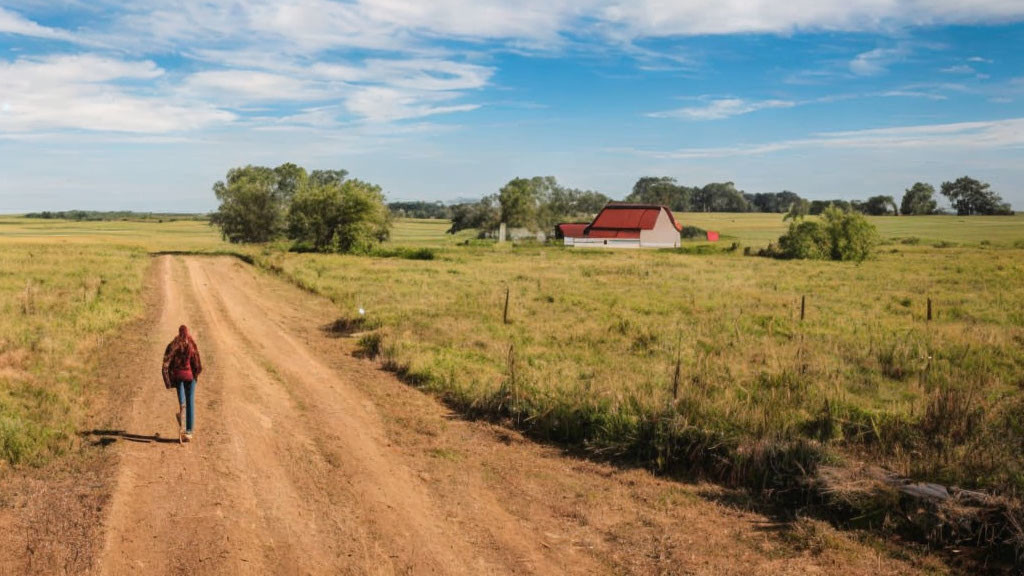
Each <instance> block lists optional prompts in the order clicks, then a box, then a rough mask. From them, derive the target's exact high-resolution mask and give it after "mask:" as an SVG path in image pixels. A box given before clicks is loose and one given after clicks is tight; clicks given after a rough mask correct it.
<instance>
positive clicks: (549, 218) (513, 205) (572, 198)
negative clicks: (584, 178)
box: [448, 176, 611, 233]
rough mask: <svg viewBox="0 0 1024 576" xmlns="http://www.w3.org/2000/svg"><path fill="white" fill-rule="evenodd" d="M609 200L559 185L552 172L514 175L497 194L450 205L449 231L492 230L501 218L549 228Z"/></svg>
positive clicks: (590, 212)
mask: <svg viewBox="0 0 1024 576" xmlns="http://www.w3.org/2000/svg"><path fill="white" fill-rule="evenodd" d="M610 200H611V199H610V198H608V197H607V196H605V195H604V194H601V193H600V192H594V191H593V190H579V189H576V188H568V187H566V186H562V185H561V184H559V183H558V180H556V179H555V177H554V176H534V177H533V178H513V179H512V180H509V181H508V183H506V184H505V185H504V186H502V187H501V189H500V190H499V191H498V193H497V194H491V195H488V196H484V197H483V198H481V199H480V201H478V202H469V203H464V204H457V205H455V206H452V211H451V217H450V218H451V221H452V226H451V228H450V229H449V230H448V232H449V233H455V232H458V231H459V230H466V229H469V228H479V229H483V230H491V229H494V228H496V227H497V226H498V224H499V223H501V222H504V223H505V224H506V225H507V226H509V227H510V228H526V229H528V230H531V231H538V230H543V231H548V230H551V229H552V228H554V227H555V224H558V223H559V222H565V221H567V220H587V221H589V220H590V219H591V218H593V217H594V215H596V214H597V213H598V212H600V211H601V209H602V208H604V206H605V204H607V203H608V202H609V201H610Z"/></svg>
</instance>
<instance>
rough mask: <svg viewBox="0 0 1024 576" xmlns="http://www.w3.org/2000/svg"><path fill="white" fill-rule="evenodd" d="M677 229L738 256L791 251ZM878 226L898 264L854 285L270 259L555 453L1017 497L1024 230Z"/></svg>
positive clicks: (573, 267) (522, 265)
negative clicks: (861, 475) (898, 480)
mask: <svg viewBox="0 0 1024 576" xmlns="http://www.w3.org/2000/svg"><path fill="white" fill-rule="evenodd" d="M698 216H701V217H704V218H705V219H704V220H699V219H698ZM682 218H683V221H684V222H686V223H694V224H695V225H698V226H706V227H708V228H712V229H716V228H717V229H719V230H721V231H722V232H723V233H725V234H728V235H730V236H733V237H734V238H737V239H738V241H739V242H741V243H743V244H745V245H755V246H756V245H758V244H759V243H767V242H768V241H769V240H771V239H774V238H775V237H776V236H777V234H779V233H781V232H782V230H783V229H784V225H783V223H782V222H781V218H780V217H778V216H766V215H746V214H742V215H683V216H682ZM897 220H898V222H897ZM872 221H873V222H874V223H876V224H877V225H878V226H879V228H880V232H881V234H882V236H883V238H885V239H886V242H887V244H886V245H884V246H883V247H882V248H881V249H880V254H879V256H878V257H877V258H875V259H873V260H871V261H868V262H865V263H864V264H861V265H853V264H841V263H832V262H780V261H774V260H766V259H760V258H750V257H743V256H741V255H740V252H739V251H737V252H733V253H717V254H712V255H703V256H694V255H687V254H679V253H673V252H648V251H645V252H636V251H632V252H630V251H623V252H605V251H600V252H596V251H595V252H591V251H574V250H572V249H564V248H562V247H558V246H537V245H524V246H517V247H510V246H496V245H493V244H480V243H470V245H468V246H460V245H453V244H452V240H453V239H452V238H450V237H441V236H435V238H436V239H435V240H431V238H430V235H431V234H440V233H441V232H442V231H443V229H444V227H445V224H443V223H439V222H430V221H414V222H408V223H405V222H403V223H400V224H399V226H398V227H397V229H396V233H395V235H394V240H393V242H395V243H398V244H408V245H410V246H436V247H439V248H438V252H437V258H436V259H434V260H430V261H416V262H413V261H405V260H399V259H391V260H381V259H372V258H365V257H354V256H335V255H332V256H325V255H313V254H303V255H297V254H284V253H265V254H263V255H262V256H261V257H260V258H261V261H262V262H263V263H264V264H265V265H266V266H268V267H270V268H273V269H276V270H278V271H280V272H281V273H283V274H284V275H286V276H288V277H290V278H292V279H293V280H294V281H296V282H298V283H299V284H301V285H303V286H305V287H307V288H309V289H311V290H314V291H316V292H319V293H323V294H325V295H328V296H329V297H331V298H332V299H333V300H334V301H335V302H336V303H337V304H338V305H339V307H340V308H341V309H342V310H343V311H344V313H345V314H346V317H345V318H343V320H342V322H341V324H340V325H342V326H352V327H353V329H357V330H359V331H361V332H363V333H364V334H363V336H362V344H363V346H364V348H365V349H366V351H367V353H368V354H371V355H373V354H380V355H381V356H382V357H383V359H384V361H385V362H386V363H387V364H388V365H389V366H391V367H392V368H393V369H395V370H397V371H399V372H400V373H401V374H403V375H404V376H405V377H406V378H408V379H409V380H410V381H412V382H415V383H417V384H419V385H422V386H424V387H426V388H428V389H430V390H432V391H434V392H436V393H438V394H440V395H442V396H444V397H446V398H447V399H448V400H449V401H450V402H452V403H453V404H454V405H456V406H459V407H461V408H462V409H464V410H465V411H467V412H477V413H481V414H490V415H497V416H504V417H509V418H512V419H513V420H514V421H515V422H517V423H518V424H519V425H520V426H521V427H523V428H524V429H527V430H529V431H530V432H531V433H533V434H534V435H536V436H538V437H541V438H546V439H552V440H556V441H561V442H568V443H571V444H575V445H581V446H586V447H587V448H589V449H591V450H594V451H596V452H601V453H610V454H619V455H621V456H626V457H630V458H637V459H638V460H640V461H645V462H650V463H652V464H653V465H655V466H660V467H663V468H671V467H687V468H694V467H696V468H706V469H707V470H708V471H710V472H711V473H713V474H718V475H719V476H725V477H731V478H734V479H735V477H737V476H741V477H745V476H751V478H752V479H753V481H754V482H755V483H756V482H765V481H773V480H771V479H770V478H767V477H766V476H765V474H768V475H771V474H774V473H775V472H780V474H781V475H782V476H785V475H787V474H789V473H791V472H794V471H795V470H797V469H799V468H800V467H804V466H813V465H814V464H815V463H817V462H821V461H828V460H832V459H835V458H863V459H868V460H871V461H874V462H879V463H883V464H885V465H887V466H888V467H890V468H892V469H894V470H895V471H897V472H900V473H902V474H906V475H909V476H913V477H919V478H927V479H929V480H933V481H943V482H949V483H955V484H959V485H964V486H973V487H990V488H991V487H995V488H1000V489H1005V490H1014V491H1016V490H1021V489H1024V459H1022V457H1021V456H1020V454H1021V453H1022V448H1024V443H1022V436H1021V434H1020V430H1018V428H1019V427H1020V424H1019V418H1018V417H1017V416H1016V414H1019V413H1020V411H1021V409H1022V408H1024V395H1022V394H1021V389H1022V387H1024V250H1021V249H1017V248H1012V246H1014V245H1015V244H1017V245H1019V244H1020V243H1021V242H1024V219H1021V218H1020V217H1014V218H990V219H984V218H968V219H962V218H954V217H934V218H923V219H920V220H917V219H912V218H899V219H896V218H875V219H872ZM908 238H916V239H917V240H907V239H908ZM983 240H987V241H988V243H989V245H982V241H983ZM720 244H721V245H724V244H726V242H722V243H720ZM933 244H938V246H934V245H933ZM506 289H507V290H508V293H509V296H510V305H509V317H510V322H509V323H507V324H506V323H505V322H504V321H503V312H504V300H505V294H506ZM801 297H806V302H807V307H806V318H805V320H804V321H802V322H801V321H800V319H799V307H800V299H801ZM929 298H930V299H931V300H932V302H933V306H934V314H935V318H934V320H933V321H931V322H928V321H927V320H926V318H925V315H926V309H927V300H928V299H929ZM359 308H363V309H365V310H366V316H365V317H359V316H358V315H357V314H356V310H358V309H359ZM677 362H678V364H679V375H678V377H677V376H676V365H677ZM765 459H767V460H765ZM765 466H767V469H766V468H765ZM751 478H747V479H746V480H750V479H751ZM739 480H741V481H743V480H744V479H743V478H739Z"/></svg>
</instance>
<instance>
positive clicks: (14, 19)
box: [0, 6, 73, 40]
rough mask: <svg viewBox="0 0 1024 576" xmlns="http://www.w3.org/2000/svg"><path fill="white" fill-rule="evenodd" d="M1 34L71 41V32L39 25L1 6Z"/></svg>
mask: <svg viewBox="0 0 1024 576" xmlns="http://www.w3.org/2000/svg"><path fill="white" fill-rule="evenodd" d="M0 34H17V35H20V36H34V37H36V38H49V39H54V40H71V39H72V38H73V37H72V35H71V34H70V33H69V32H66V31H64V30H59V29H56V28H49V27H46V26H40V25H39V24H37V23H35V22H33V21H31V20H29V19H27V18H25V17H23V16H21V15H19V14H16V13H15V12H11V11H10V10H7V9H5V8H4V7H3V6H0Z"/></svg>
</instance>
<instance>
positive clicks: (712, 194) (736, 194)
mask: <svg viewBox="0 0 1024 576" xmlns="http://www.w3.org/2000/svg"><path fill="white" fill-rule="evenodd" d="M693 209H694V210H696V211H699V212H749V211H750V203H749V202H747V199H746V198H744V196H743V192H742V191H740V190H737V189H736V185H735V184H733V183H732V182H712V183H710V184H705V185H704V187H703V188H700V189H699V190H696V191H695V192H694V194H693Z"/></svg>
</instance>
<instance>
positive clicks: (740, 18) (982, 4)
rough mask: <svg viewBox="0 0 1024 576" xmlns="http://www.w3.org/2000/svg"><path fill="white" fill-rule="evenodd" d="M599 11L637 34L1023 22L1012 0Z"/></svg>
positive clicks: (682, 0) (659, 4)
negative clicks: (1020, 20)
mask: <svg viewBox="0 0 1024 576" xmlns="http://www.w3.org/2000/svg"><path fill="white" fill-rule="evenodd" d="M600 4H601V7H600V9H599V14H601V16H602V18H603V19H604V20H605V21H607V22H611V23H617V24H619V25H621V26H623V27H624V28H626V29H628V30H629V31H630V32H631V34H632V35H633V36H668V35H696V34H734V33H775V34H788V33H792V32H794V31H797V30H818V31H821V30H824V31H835V30H845V31H873V30H879V29H885V28H890V29H891V28H898V27H904V26H928V25H938V24H950V23H964V24H966V23H981V22H1000V21H1005V20H1019V19H1021V18H1022V17H1024V5H1022V4H1021V3H1020V2H1015V1H1013V0H977V1H973V2H962V1H961V0H867V1H862V2H850V1H847V0H790V1H788V2H778V1H776V0H719V1H718V2H714V3H708V2H703V1H700V0H677V1H673V2H668V1H665V0H639V1H636V0H634V1H628V0H617V1H612V2H602V3H600Z"/></svg>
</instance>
